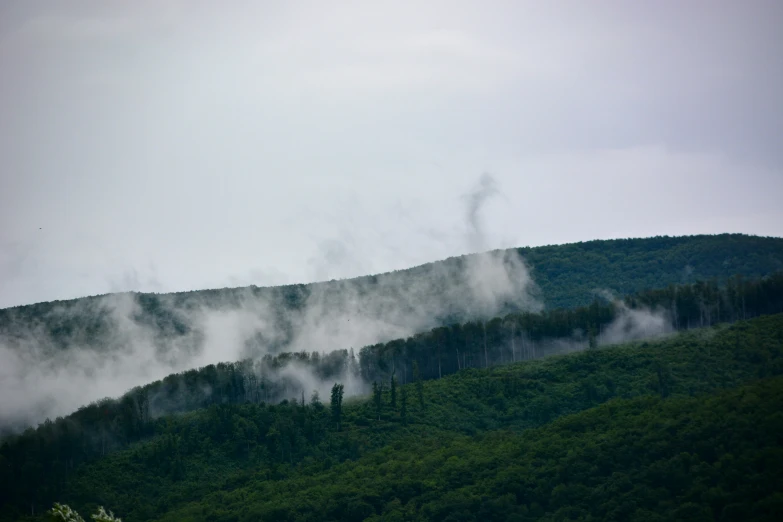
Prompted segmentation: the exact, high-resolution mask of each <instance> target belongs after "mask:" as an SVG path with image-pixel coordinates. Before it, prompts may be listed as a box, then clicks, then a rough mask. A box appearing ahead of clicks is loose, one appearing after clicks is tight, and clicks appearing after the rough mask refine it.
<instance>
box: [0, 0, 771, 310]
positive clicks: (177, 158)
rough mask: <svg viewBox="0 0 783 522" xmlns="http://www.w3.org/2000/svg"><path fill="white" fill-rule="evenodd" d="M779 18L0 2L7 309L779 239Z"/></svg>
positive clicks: (756, 8) (0, 187) (613, 8)
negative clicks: (468, 258) (524, 250)
mask: <svg viewBox="0 0 783 522" xmlns="http://www.w3.org/2000/svg"><path fill="white" fill-rule="evenodd" d="M781 27H783V2H780V1H775V0H770V1H768V2H761V1H714V0H711V1H655V2H626V1H617V2H599V1H590V2H582V1H574V2H543V1H535V2H521V1H515V0H512V1H508V2H500V1H492V2H478V1H476V2H465V1H443V2H436V1H427V2H404V1H401V0H394V1H391V2H380V1H372V2H366V1H357V2H337V1H335V2H321V1H313V2H282V1H281V2H261V1H258V2H252V1H246V2H239V1H234V2H196V1H186V0H181V1H163V0H155V1H148V2H145V1H133V2H105V1H98V0H96V1H78V0H73V1H69V2H55V1H46V2H38V1H31V0H10V1H9V0H5V1H3V2H2V3H0V307H2V306H12V305H17V304H26V303H32V302H37V301H45V300H52V299H63V298H73V297H78V296H83V295H92V294H99V293H105V292H109V291H125V290H142V291H158V292H162V291H175V290H189V289H197V288H207V287H225V286H239V285H248V284H256V285H270V284H283V283H294V282H308V281H312V280H320V279H331V278H340V277H348V276H355V275H361V274H366V273H377V272H382V271H387V270H391V269H398V268H405V267H408V266H412V265H415V264H420V263H423V262H426V261H431V260H436V259H441V258H444V257H448V256H451V255H459V254H463V253H467V252H471V251H477V250H485V249H490V248H500V247H509V246H525V245H541V244H551V243H563V242H572V241H582V240H589V239H596V238H614V237H629V236H633V237H639V236H650V235H659V234H669V235H681V234H697V233H719V232H744V233H750V234H761V235H774V236H781V235H783V205H781V199H783V100H782V99H781V94H780V93H783V32H782V31H781ZM484 173H488V174H490V175H491V178H488V177H485V178H483V181H482V174H484ZM477 190H479V191H482V190H483V191H484V192H483V193H485V194H486V195H487V196H488V197H487V198H485V199H484V203H483V204H482V205H480V206H479V207H478V208H477V212H476V216H477V218H478V219H480V220H481V221H480V224H481V227H482V230H483V234H477V233H476V231H475V230H471V225H470V220H469V219H467V216H468V214H469V212H470V208H471V205H472V203H471V202H472V201H475V198H471V197H470V196H469V195H470V194H476V191H477Z"/></svg>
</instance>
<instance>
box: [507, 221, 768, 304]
mask: <svg viewBox="0 0 783 522" xmlns="http://www.w3.org/2000/svg"><path fill="white" fill-rule="evenodd" d="M519 252H520V254H521V255H522V256H523V257H524V258H525V259H526V260H527V262H528V263H529V265H530V267H531V269H532V270H531V275H532V276H533V279H534V280H535V281H536V284H538V286H539V287H540V288H541V294H542V297H543V299H544V302H545V303H546V306H547V307H549V308H560V307H566V308H568V307H573V306H579V305H585V304H589V303H590V301H592V299H593V291H594V290H595V289H609V290H612V291H614V292H616V293H618V294H620V295H625V294H630V293H634V292H638V291H640V290H645V289H648V288H662V287H665V286H667V285H670V284H678V283H692V282H694V281H699V280H701V281H707V280H710V279H719V280H725V279H726V278H727V277H729V276H732V275H735V274H741V275H744V276H747V277H758V276H763V275H765V274H768V273H770V272H774V271H777V270H781V269H783V256H781V254H782V253H783V239H780V238H765V237H754V236H746V235H743V234H720V235H714V236H686V237H668V236H662V237H653V238H642V239H615V240H609V241H587V242H583V243H572V244H567V245H552V246H542V247H535V248H521V249H519Z"/></svg>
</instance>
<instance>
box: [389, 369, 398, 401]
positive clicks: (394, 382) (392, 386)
mask: <svg viewBox="0 0 783 522" xmlns="http://www.w3.org/2000/svg"><path fill="white" fill-rule="evenodd" d="M389 390H390V399H391V407H392V410H396V409H397V378H396V377H395V376H394V373H392V376H391V381H390V382H389Z"/></svg>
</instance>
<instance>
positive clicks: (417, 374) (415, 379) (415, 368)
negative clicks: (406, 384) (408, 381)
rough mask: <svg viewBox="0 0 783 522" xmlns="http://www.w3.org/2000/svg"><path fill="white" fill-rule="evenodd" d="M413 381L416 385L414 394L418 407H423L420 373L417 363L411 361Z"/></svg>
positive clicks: (422, 386)
mask: <svg viewBox="0 0 783 522" xmlns="http://www.w3.org/2000/svg"><path fill="white" fill-rule="evenodd" d="M413 382H414V383H415V386H416V396H417V397H418V398H419V407H420V408H422V409H424V383H423V382H421V373H420V372H419V363H418V362H417V361H413Z"/></svg>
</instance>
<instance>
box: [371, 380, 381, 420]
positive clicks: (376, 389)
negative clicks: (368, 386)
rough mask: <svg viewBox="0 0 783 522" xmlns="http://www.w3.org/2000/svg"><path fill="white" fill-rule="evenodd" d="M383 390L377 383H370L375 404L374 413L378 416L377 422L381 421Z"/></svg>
mask: <svg viewBox="0 0 783 522" xmlns="http://www.w3.org/2000/svg"><path fill="white" fill-rule="evenodd" d="M382 393H383V389H382V388H381V386H380V385H379V384H378V381H373V382H372V398H373V402H374V403H375V413H376V414H377V415H378V420H381V407H383V396H382Z"/></svg>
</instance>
